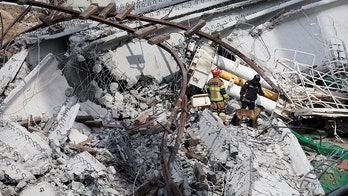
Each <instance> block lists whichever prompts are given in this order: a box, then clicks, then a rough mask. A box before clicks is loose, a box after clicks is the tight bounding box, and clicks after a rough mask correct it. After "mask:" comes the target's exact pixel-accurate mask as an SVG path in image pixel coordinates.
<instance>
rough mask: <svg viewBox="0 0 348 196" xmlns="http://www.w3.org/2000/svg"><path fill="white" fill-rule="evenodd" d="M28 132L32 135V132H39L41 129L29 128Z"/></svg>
mask: <svg viewBox="0 0 348 196" xmlns="http://www.w3.org/2000/svg"><path fill="white" fill-rule="evenodd" d="M28 131H29V132H30V133H32V132H39V131H40V129H38V128H36V127H33V126H28Z"/></svg>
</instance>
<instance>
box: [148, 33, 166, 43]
mask: <svg viewBox="0 0 348 196" xmlns="http://www.w3.org/2000/svg"><path fill="white" fill-rule="evenodd" d="M168 39H170V34H169V33H165V34H162V35H157V36H154V37H151V38H150V39H149V40H147V43H148V44H150V45H155V44H159V43H161V42H164V41H166V40H168Z"/></svg>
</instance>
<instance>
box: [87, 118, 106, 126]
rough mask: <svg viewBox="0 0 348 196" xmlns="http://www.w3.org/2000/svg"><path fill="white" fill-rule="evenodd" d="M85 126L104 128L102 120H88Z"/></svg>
mask: <svg viewBox="0 0 348 196" xmlns="http://www.w3.org/2000/svg"><path fill="white" fill-rule="evenodd" d="M84 124H86V125H87V126H89V127H102V126H103V122H102V121H100V120H87V121H85V122H84Z"/></svg>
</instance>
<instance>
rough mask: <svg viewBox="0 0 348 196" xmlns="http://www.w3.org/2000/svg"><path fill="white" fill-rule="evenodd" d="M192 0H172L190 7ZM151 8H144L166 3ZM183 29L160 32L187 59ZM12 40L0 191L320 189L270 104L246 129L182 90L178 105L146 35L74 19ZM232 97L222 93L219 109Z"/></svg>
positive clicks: (167, 60) (175, 81) (167, 66)
mask: <svg viewBox="0 0 348 196" xmlns="http://www.w3.org/2000/svg"><path fill="white" fill-rule="evenodd" d="M146 2H147V1H145V3H146ZM226 2H227V1H226ZM167 3H168V2H167ZM176 3H182V2H181V1H177V2H176ZM188 3H191V6H187V5H188ZM194 3H197V2H191V1H190V2H185V3H183V4H178V5H176V6H173V9H178V7H179V8H180V6H185V7H184V8H185V9H188V10H192V4H194ZM287 3H289V4H291V5H293V4H292V3H293V2H292V1H288V2H287ZM204 4H205V5H210V6H216V5H218V4H216V3H214V2H210V1H207V2H204ZM243 5H245V6H246V5H248V2H247V1H245V2H243V1H241V2H239V3H236V5H234V4H231V5H229V6H227V8H224V9H225V10H224V11H226V10H228V9H232V8H233V7H236V6H243ZM261 5H262V4H261ZM186 7H187V8H186ZM123 8H125V6H124V7H123ZM221 9H223V8H221ZM252 9H259V8H256V7H255V8H254V7H251V10H252ZM164 10H166V9H164ZM266 10H267V9H266ZM158 12H159V11H155V12H150V13H148V14H149V15H152V16H153V15H156V14H158V15H159V16H162V15H166V14H167V13H166V11H164V13H162V12H159V13H158ZM206 12H208V13H210V12H213V11H209V10H208V11H206ZM170 13H171V12H170ZM208 13H207V14H208ZM175 14H177V15H179V14H180V13H179V12H177V13H175ZM175 16H176V15H175ZM173 17H174V16H173ZM250 17H251V16H250ZM177 20H179V21H180V20H184V19H182V18H180V17H178V19H177ZM234 22H236V21H234ZM211 23H216V21H211ZM216 24H217V23H216ZM136 25H137V24H132V23H131V24H130V26H136ZM217 26H218V25H217ZM160 28H161V29H162V30H163V31H164V32H172V31H173V30H171V29H168V28H164V27H160ZM217 28H220V27H217ZM224 28H227V27H224ZM55 29H58V30H57V31H55ZM214 30H216V29H214ZM222 32H223V31H222ZM184 33H185V32H182V31H179V32H178V31H177V30H175V32H174V33H171V37H170V39H169V40H167V42H168V43H171V44H172V46H173V48H175V50H176V52H177V53H178V54H180V58H181V61H182V62H184V64H185V66H186V68H188V69H189V67H190V65H191V63H192V57H193V55H194V54H195V52H196V50H189V49H188V48H190V46H192V47H202V45H203V44H202V45H200V44H198V43H199V42H200V41H202V40H200V39H199V38H195V37H194V39H193V40H194V43H195V44H193V45H192V44H191V43H192V39H189V41H187V40H185V37H184V36H183V34H184ZM186 33H187V31H186ZM15 43H16V44H15V45H12V46H11V47H12V48H13V50H15V51H16V52H15V54H14V55H13V56H11V58H10V59H9V60H8V61H7V62H6V63H4V64H3V66H2V68H1V72H0V73H1V77H2V80H1V89H2V93H3V101H2V103H1V114H2V118H1V131H0V138H1V139H0V144H1V145H0V150H1V152H2V155H1V160H0V166H1V167H0V168H1V170H0V174H1V175H0V181H1V182H0V190H1V191H0V192H1V194H2V195H270V194H277V195H290V194H291V195H324V194H325V192H324V190H323V188H322V187H321V185H320V182H319V180H318V178H317V177H316V176H315V175H314V174H313V173H312V172H311V171H312V169H313V167H312V166H311V164H310V161H309V158H308V157H310V156H306V155H308V154H311V153H309V152H306V154H305V152H304V151H303V149H302V148H301V146H300V144H299V143H298V141H297V139H296V137H295V136H294V135H293V134H292V133H291V132H290V130H289V129H288V128H287V122H284V119H282V118H281V116H279V115H278V116H277V115H273V114H272V112H273V111H272V110H266V111H263V112H262V113H261V116H260V117H259V120H258V128H257V129H254V128H250V127H247V126H246V125H245V124H242V126H232V125H230V126H227V127H226V126H224V125H223V124H222V122H221V121H220V119H219V118H217V117H216V116H214V115H212V113H211V112H210V110H209V109H208V107H207V105H203V106H195V107H193V106H192V105H191V104H190V103H191V102H192V100H191V99H187V100H181V101H180V102H179V103H181V102H182V106H181V107H180V108H178V107H177V106H176V104H175V102H176V100H179V99H180V97H179V95H180V93H181V92H180V90H181V86H182V85H187V84H186V83H184V79H183V77H182V76H181V73H182V70H180V68H179V66H178V64H177V62H176V61H175V59H174V57H173V56H172V55H171V54H170V53H168V52H167V51H166V50H164V49H163V48H161V47H158V46H157V45H151V44H148V42H146V41H145V40H144V39H139V38H136V37H132V36H131V35H129V34H128V33H127V32H125V31H122V30H120V29H117V28H114V27H111V26H109V25H106V24H102V23H98V22H95V21H92V20H84V19H72V20H69V21H67V22H62V23H59V26H58V25H56V26H49V27H46V28H41V29H38V30H37V31H34V32H29V33H26V34H22V35H20V36H18V37H16V39H15ZM190 44H191V45H190ZM202 48H203V47H202ZM189 52H192V54H188V53H189ZM201 56H203V55H201ZM201 56H200V57H201ZM255 60H256V59H255ZM211 65H212V64H209V66H211ZM195 71H197V70H195ZM208 71H209V69H208ZM197 78H199V77H197ZM201 78H202V77H201ZM191 79H192V77H191ZM195 81H196V82H197V81H198V83H199V84H200V85H202V84H203V85H204V80H203V79H202V80H195ZM183 83H184V84H183ZM189 84H190V85H192V83H189ZM189 90H192V89H189ZM195 90H197V89H195V88H194V89H193V90H192V91H193V92H194V93H196V91H195ZM192 91H191V92H190V93H192ZM194 93H193V94H194ZM191 95H192V94H188V96H191ZM238 107H239V103H238V101H237V99H232V100H230V101H229V108H228V109H230V111H231V112H229V114H232V111H233V110H234V109H235V108H238ZM175 108H176V109H177V110H178V115H177V116H175V118H174V121H173V122H172V123H169V125H170V126H169V127H166V126H167V125H168V121H169V119H171V117H172V116H171V115H172V114H171V111H173V110H174V109H175ZM185 117H187V119H186V118H185ZM182 119H184V120H182ZM165 136H167V137H165ZM179 136H181V137H180V138H181V139H180V140H177V138H179ZM163 138H164V139H163ZM163 154H165V155H166V156H167V157H168V160H166V159H163ZM311 156H313V157H315V154H314V153H313V154H311ZM163 162H166V163H163ZM166 164H167V165H166ZM163 165H165V166H168V167H167V169H168V170H169V174H170V177H169V178H168V176H166V175H168V174H167V173H166V172H165V169H166V168H165V167H164V166H163Z"/></svg>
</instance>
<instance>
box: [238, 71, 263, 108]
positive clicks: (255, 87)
mask: <svg viewBox="0 0 348 196" xmlns="http://www.w3.org/2000/svg"><path fill="white" fill-rule="evenodd" d="M260 79H261V78H260V76H259V75H258V74H256V75H255V76H254V78H253V79H252V80H248V81H247V82H245V84H244V85H243V87H242V88H241V89H240V101H241V102H242V109H246V108H247V107H248V109H249V110H254V109H255V100H256V99H257V95H258V94H259V95H262V96H263V95H264V92H263V91H262V88H261V84H260Z"/></svg>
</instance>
